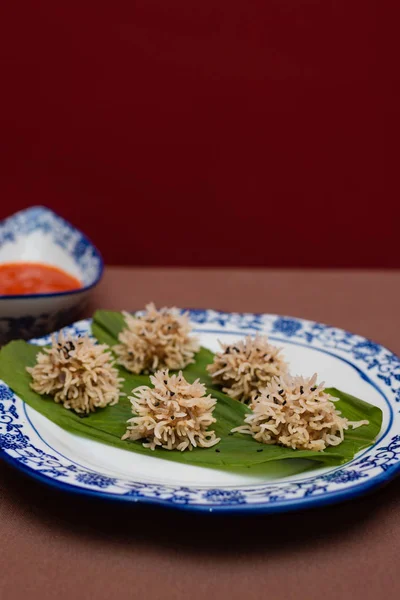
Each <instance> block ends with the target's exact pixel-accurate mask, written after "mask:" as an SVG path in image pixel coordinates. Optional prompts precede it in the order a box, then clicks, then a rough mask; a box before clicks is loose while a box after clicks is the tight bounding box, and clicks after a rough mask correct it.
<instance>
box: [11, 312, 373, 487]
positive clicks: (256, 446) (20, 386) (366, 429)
mask: <svg viewBox="0 0 400 600" xmlns="http://www.w3.org/2000/svg"><path fill="white" fill-rule="evenodd" d="M123 324H124V321H123V317H122V315H121V314H120V313H113V312H111V311H98V312H97V313H96V314H95V317H94V321H93V327H92V331H93V334H94V335H95V337H96V338H97V339H98V340H99V341H100V342H102V343H107V344H109V345H110V346H112V345H113V344H115V343H116V342H117V336H118V333H119V331H120V330H121V328H122V327H123ZM39 351H40V348H39V347H37V346H34V345H32V344H29V343H26V342H23V341H15V342H10V343H9V344H8V345H7V346H5V347H4V348H3V349H2V350H1V351H0V379H2V380H3V381H4V382H5V383H6V384H7V385H8V386H9V387H10V388H11V389H12V390H13V391H14V392H15V393H16V394H17V395H18V396H19V397H20V398H21V399H22V400H23V401H24V402H26V403H27V404H28V405H29V406H31V407H32V408H34V409H35V410H37V411H38V412H39V413H41V414H43V415H44V416H45V417H47V418H48V419H50V420H51V421H52V422H53V423H55V424H57V425H58V426H60V427H62V428H63V429H65V430H66V431H69V432H70V433H73V434H76V435H80V436H83V437H86V438H89V439H92V440H94V441H97V442H103V443H105V444H109V445H111V446H115V447H117V448H121V449H124V450H127V451H133V452H138V453H141V454H146V455H148V456H153V457H157V458H163V459H167V460H173V461H176V462H181V463H185V464H190V465H198V466H204V467H212V468H217V469H222V470H233V471H237V472H243V471H245V472H251V473H257V474H260V475H267V474H268V475H271V474H272V475H274V476H283V475H289V474H294V473H298V472H302V471H304V470H308V469H310V468H318V467H321V466H328V465H335V464H342V463H345V462H348V461H349V460H351V459H352V458H353V456H354V455H355V454H356V453H357V452H359V451H360V450H362V449H363V448H366V447H368V446H370V445H371V444H372V443H373V441H374V439H375V438H376V436H377V435H378V433H379V431H380V429H381V424H382V411H381V410H380V409H379V408H377V407H374V406H372V405H370V404H368V403H366V402H364V401H362V400H360V399H358V398H355V397H354V396H350V395H349V394H345V393H344V392H341V391H339V390H337V389H335V388H332V389H330V390H328V391H329V392H330V393H331V394H332V395H334V396H336V397H337V398H339V400H338V402H337V403H336V406H337V408H338V409H339V410H340V411H341V412H342V414H343V415H344V416H346V417H347V418H349V419H351V420H355V421H358V420H361V419H368V420H369V425H367V426H362V427H360V428H358V429H355V430H349V431H347V432H346V434H345V439H344V441H343V442H342V443H341V444H340V445H339V446H336V447H329V448H328V449H326V450H325V451H324V452H315V451H311V450H293V449H291V448H285V447H282V446H277V445H271V446H269V445H264V444H260V443H258V442H256V441H255V440H253V439H252V438H251V437H250V436H245V435H241V434H234V435H232V433H231V429H232V428H234V427H237V426H238V425H241V424H242V423H243V419H244V416H245V414H246V413H247V412H248V411H249V409H248V408H247V407H246V406H244V405H243V404H241V403H240V402H237V401H236V400H233V399H231V398H229V397H228V396H227V395H225V394H223V393H222V392H221V391H220V390H218V389H215V388H213V387H212V383H211V380H210V378H209V377H208V375H207V373H206V371H205V368H206V365H207V364H208V363H209V362H211V361H212V357H213V354H212V352H210V351H209V350H207V349H205V348H202V349H201V350H200V352H199V353H198V354H197V355H196V362H195V363H194V364H192V365H189V366H188V367H187V368H186V369H184V375H185V377H186V378H187V379H188V380H191V381H193V380H194V379H196V378H198V377H199V378H200V379H201V381H203V382H204V383H205V384H206V385H207V387H208V392H209V393H211V394H212V395H213V397H215V398H216V399H217V405H216V408H215V410H214V416H215V417H216V419H217V422H216V423H215V424H214V426H213V429H214V430H215V432H216V434H217V436H218V437H221V441H220V443H219V444H218V445H217V446H214V447H212V448H208V449H202V448H195V449H193V450H192V451H191V452H178V451H168V450H164V449H157V450H155V451H152V450H149V449H148V448H144V447H143V445H142V443H141V442H140V441H136V442H133V441H127V440H124V441H123V440H121V437H122V435H123V434H124V433H125V430H126V422H127V420H128V419H129V418H130V417H131V416H132V412H131V405H130V401H129V400H128V398H127V397H126V396H123V397H121V399H120V401H119V403H118V404H117V405H115V406H111V407H107V408H104V409H100V410H98V411H97V412H96V413H92V414H91V415H90V416H88V417H84V418H82V417H81V416H78V415H77V414H75V413H74V412H72V411H70V410H67V409H65V408H64V407H63V406H62V405H60V404H56V403H55V402H54V401H53V399H52V398H50V397H47V396H41V395H39V394H37V393H36V392H34V391H33V390H32V389H31V387H30V382H31V378H30V375H29V374H28V373H27V371H26V367H27V366H33V365H34V364H35V362H36V355H37V353H38V352H39ZM120 374H121V376H122V377H123V378H124V385H123V392H124V393H125V394H130V392H131V391H132V389H133V388H135V387H137V386H139V385H148V384H149V383H150V381H149V377H148V376H147V375H134V374H132V373H129V372H128V371H126V370H125V369H124V368H123V367H121V368H120ZM289 459H290V460H289Z"/></svg>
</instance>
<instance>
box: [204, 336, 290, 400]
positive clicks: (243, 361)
mask: <svg viewBox="0 0 400 600" xmlns="http://www.w3.org/2000/svg"><path fill="white" fill-rule="evenodd" d="M221 346H222V352H218V353H217V354H215V356H214V360H213V362H212V363H211V364H210V365H208V367H207V370H208V372H209V373H210V375H211V377H212V379H213V381H214V383H217V384H219V385H221V386H223V388H222V389H223V392H224V393H225V394H228V396H230V397H231V398H235V399H236V400H240V401H241V402H249V401H250V400H251V398H252V396H254V394H256V393H257V392H258V390H259V389H260V388H261V387H264V386H265V385H266V384H267V383H268V382H269V381H271V379H272V378H273V377H275V376H281V375H283V374H285V373H287V371H288V366H287V364H286V362H285V361H284V360H283V358H282V356H281V352H282V350H281V349H280V348H277V347H276V346H272V345H271V344H270V343H269V342H268V338H267V336H262V335H256V337H254V338H252V337H250V336H248V337H246V339H245V340H240V341H238V342H236V343H234V344H221Z"/></svg>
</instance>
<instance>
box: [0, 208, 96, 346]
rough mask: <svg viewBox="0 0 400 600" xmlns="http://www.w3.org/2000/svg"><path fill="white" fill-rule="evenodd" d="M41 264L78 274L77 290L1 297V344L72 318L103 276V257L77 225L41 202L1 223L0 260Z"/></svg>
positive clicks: (33, 335) (25, 337) (40, 333)
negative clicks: (79, 285)
mask: <svg viewBox="0 0 400 600" xmlns="http://www.w3.org/2000/svg"><path fill="white" fill-rule="evenodd" d="M19 261H23V262H40V263H44V264H48V265H52V266H55V267H59V268H61V269H63V270H64V271H66V272H67V273H69V274H71V275H73V276H74V277H77V278H78V279H79V280H80V281H81V282H82V287H81V288H79V289H77V290H72V291H67V292H57V293H46V294H31V295H15V296H9V295H8V296H3V295H0V344H4V343H6V342H7V341H9V340H11V339H17V338H24V339H29V338H31V337H37V336H41V335H45V334H46V333H49V332H50V331H54V330H56V329H58V328H60V327H63V326H64V325H66V324H67V323H71V322H73V321H74V320H75V319H76V318H77V317H78V316H79V314H80V313H81V311H82V310H83V309H84V308H85V306H86V304H87V302H88V300H89V296H90V293H91V291H92V290H93V288H94V287H95V286H96V285H97V284H98V283H99V281H100V279H101V277H102V274H103V269H104V266H103V259H102V257H101V254H100V252H99V251H98V250H97V248H96V247H95V246H94V245H93V244H92V243H91V242H90V240H88V238H87V237H86V236H85V235H84V234H83V233H82V232H81V231H79V229H76V227H74V226H73V225H71V223H68V222H67V221H65V220H64V219H63V218H61V217H60V216H59V215H57V214H55V213H54V212H53V211H51V210H49V209H48V208H45V207H43V206H34V207H32V208H28V209H26V210H22V211H20V212H17V213H15V214H14V215H12V216H11V217H8V218H7V219H5V220H4V221H1V222H0V264H1V263H9V262H19Z"/></svg>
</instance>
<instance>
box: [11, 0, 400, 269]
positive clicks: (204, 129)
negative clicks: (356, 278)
mask: <svg viewBox="0 0 400 600" xmlns="http://www.w3.org/2000/svg"><path fill="white" fill-rule="evenodd" d="M385 4H386V3H380V2H379V1H378V0H377V1H371V0H364V1H363V2H349V1H348V0H338V1H335V2H332V1H330V2H329V1H328V0H324V1H323V2H321V1H319V0H318V1H317V0H315V1H313V0H309V1H305V0H263V1H261V0H255V1H252V2H246V1H245V0H239V1H234V0H202V1H201V2H197V3H195V2H193V1H192V2H191V1H190V0H168V2H165V0H140V1H138V2H134V1H131V2H121V1H116V2H112V3H110V2H107V3H106V2H103V3H101V2H96V3H94V2H90V3H88V2H61V3H60V2H54V1H52V0H45V1H40V0H36V1H35V2H28V1H25V2H7V3H6V2H3V3H2V8H1V9H0V10H1V11H2V15H1V23H2V29H3V32H2V34H1V40H2V41H1V44H2V46H3V50H2V52H1V57H2V58H1V61H2V64H1V74H0V77H1V84H2V85H1V87H2V91H1V93H0V126H1V132H2V133H1V157H0V158H1V167H0V168H1V181H0V198H1V199H0V218H1V217H4V216H6V215H7V214H9V213H11V212H13V211H14V210H17V209H18V208H22V207H25V206H28V205H31V204H45V205H48V206H50V207H52V208H53V209H55V210H57V211H58V212H60V213H61V214H62V215H63V216H65V217H66V218H68V219H70V220H72V221H73V222H74V223H75V224H77V225H79V226H80V227H81V228H83V229H84V230H85V231H86V232H87V234H88V235H89V236H90V237H92V238H93V240H94V241H95V242H96V243H97V244H98V245H99V247H100V248H101V250H102V251H103V253H104V255H105V258H106V260H107V261H108V262H110V263H120V264H122V263H126V264H129V263H131V264H167V265H175V264H195V265H273V266H281V265H284V266H386V267H399V266H400V252H399V251H398V250H397V247H396V239H395V238H396V235H395V234H396V231H398V219H399V217H400V211H399V203H398V196H397V193H396V186H395V177H394V175H392V174H391V167H392V166H396V165H395V162H396V161H397V159H395V154H394V152H393V149H392V145H391V144H392V141H391V139H390V138H391V136H392V135H394V133H393V132H394V127H395V120H396V116H397V110H398V108H397V107H398V99H397V96H396V89H397V83H398V77H399V75H398V72H399V69H398V66H397V65H398V56H397V54H398V48H397V42H396V36H397V35H398V32H397V23H398V19H397V18H395V15H388V14H385V15H383V13H382V5H385ZM386 6H387V5H386ZM393 139H394V138H393ZM393 143H394V142H393ZM393 148H394V146H393Z"/></svg>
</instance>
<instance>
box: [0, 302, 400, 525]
mask: <svg viewBox="0 0 400 600" xmlns="http://www.w3.org/2000/svg"><path fill="white" fill-rule="evenodd" d="M190 316H191V320H192V322H193V325H194V328H195V330H196V332H197V333H198V335H199V336H200V339H201V343H202V344H203V345H204V346H206V347H208V348H210V349H211V350H216V349H217V347H218V343H217V340H218V339H219V340H221V341H224V342H225V341H232V340H235V339H237V338H238V337H240V336H245V335H247V334H250V335H253V334H255V333H256V332H265V333H267V334H268V335H269V336H270V339H271V340H272V341H273V342H274V343H275V344H277V345H281V346H282V347H283V348H284V352H285V355H286V358H287V359H288V361H289V363H290V366H291V370H292V372H293V373H301V374H304V375H311V374H313V373H314V372H315V371H316V372H318V374H319V378H320V380H322V381H325V382H326V384H327V385H329V386H336V387H338V388H340V389H342V390H344V391H346V392H348V393H350V394H353V395H355V396H358V397H361V398H363V399H364V400H366V401H367V402H370V403H371V404H375V405H377V406H379V407H380V408H381V409H382V411H383V424H382V430H381V432H380V434H379V436H378V438H377V439H376V441H375V443H374V444H373V445H372V446H371V447H370V448H368V449H366V450H363V451H362V452H360V453H359V454H358V455H357V456H356V457H355V458H354V459H353V460H351V461H350V462H349V463H347V464H345V465H341V466H336V467H333V468H332V467H331V468H323V469H319V470H317V471H311V472H310V471H309V472H307V473H302V474H298V475H292V476H290V477H281V478H279V479H278V478H275V479H274V478H269V479H267V478H265V477H263V478H260V477H258V476H254V475H249V474H246V473H240V474H239V473H237V474H236V473H226V472H222V471H217V470H214V469H207V468H202V467H193V466H189V465H185V464H179V463H175V462H173V461H167V460H162V459H159V458H155V457H151V456H143V455H140V454H136V453H133V452H127V451H125V450H121V449H117V448H112V447H109V446H106V445H103V444H100V443H97V442H93V441H90V440H87V439H84V438H80V437H77V436H74V435H72V434H70V433H68V432H66V431H64V430H62V429H60V428H59V427H58V426H57V425H54V424H53V423H52V422H50V421H48V420H47V419H46V418H45V417H43V416H42V415H40V414H38V413H37V412H36V411H35V410H33V409H32V408H30V407H29V406H26V405H25V404H24V403H23V402H22V400H20V399H19V398H18V397H17V396H16V395H15V394H14V393H13V392H12V391H11V390H10V389H9V388H8V387H7V386H6V385H5V384H4V383H2V382H0V448H1V450H2V457H3V458H4V459H5V460H7V461H9V462H10V463H11V464H12V465H14V466H15V467H16V468H18V469H20V470H21V471H24V472H25V473H26V474H28V475H31V476H32V477H34V478H36V479H38V480H40V481H42V482H44V483H47V484H49V485H52V486H54V487H56V488H59V489H61V490H65V491H69V492H75V493H78V494H84V495H89V496H97V497H102V498H108V499H110V500H115V501H125V502H134V503H147V504H154V505H159V506H166V507H173V508H180V509H188V510H198V511H206V512H244V513H245V512H249V513H252V512H256V513H257V512H276V511H288V510H296V509H300V508H306V507H313V506H316V505H321V504H328V503H332V502H337V501H339V500H351V499H353V498H355V497H357V496H359V495H360V494H363V493H365V492H367V491H369V490H372V489H373V488H375V487H377V486H379V485H381V484H383V483H385V482H387V481H388V480H390V479H391V478H392V477H393V476H394V475H396V474H397V473H398V472H399V471H400V360H399V358H398V357H397V356H395V355H394V354H393V353H392V352H390V350H387V349H386V348H384V347H382V346H380V345H379V344H376V343H375V342H371V341H369V340H367V339H365V338H363V337H361V336H359V335H354V334H352V333H348V332H347V331H343V330H341V329H337V328H335V327H329V326H327V325H322V324H320V323H314V322H312V321H305V320H302V319H295V318H289V317H281V316H276V315H254V314H229V313H221V312H216V311H213V310H192V311H190ZM90 327H91V322H90V320H85V321H79V322H77V323H75V324H74V325H73V326H71V327H69V328H67V329H68V330H69V331H70V332H71V333H73V334H82V333H85V332H87V331H89V332H90ZM48 341H49V340H48V338H46V337H45V338H41V339H37V340H33V343H36V344H39V345H43V344H45V343H47V342H48Z"/></svg>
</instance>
